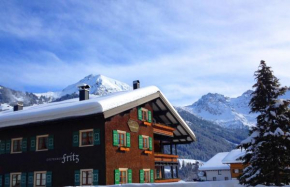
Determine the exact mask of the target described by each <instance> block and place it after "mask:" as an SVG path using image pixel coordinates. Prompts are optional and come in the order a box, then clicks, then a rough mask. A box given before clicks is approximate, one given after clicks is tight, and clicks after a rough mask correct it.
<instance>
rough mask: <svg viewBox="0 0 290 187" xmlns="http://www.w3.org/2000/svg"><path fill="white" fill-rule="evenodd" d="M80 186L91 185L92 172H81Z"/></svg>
mask: <svg viewBox="0 0 290 187" xmlns="http://www.w3.org/2000/svg"><path fill="white" fill-rule="evenodd" d="M81 185H93V170H92V169H83V170H81Z"/></svg>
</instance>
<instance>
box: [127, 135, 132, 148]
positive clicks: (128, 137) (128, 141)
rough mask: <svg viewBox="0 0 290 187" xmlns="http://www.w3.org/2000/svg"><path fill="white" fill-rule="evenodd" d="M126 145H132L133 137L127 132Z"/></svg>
mask: <svg viewBox="0 0 290 187" xmlns="http://www.w3.org/2000/svg"><path fill="white" fill-rule="evenodd" d="M126 146H127V147H131V138H130V133H129V132H127V133H126Z"/></svg>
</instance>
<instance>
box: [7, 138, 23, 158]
mask: <svg viewBox="0 0 290 187" xmlns="http://www.w3.org/2000/svg"><path fill="white" fill-rule="evenodd" d="M17 140H20V141H21V145H20V149H21V151H15V152H14V141H17ZM22 140H23V137H20V138H12V139H11V151H10V152H11V154H17V153H22V143H23V142H22Z"/></svg>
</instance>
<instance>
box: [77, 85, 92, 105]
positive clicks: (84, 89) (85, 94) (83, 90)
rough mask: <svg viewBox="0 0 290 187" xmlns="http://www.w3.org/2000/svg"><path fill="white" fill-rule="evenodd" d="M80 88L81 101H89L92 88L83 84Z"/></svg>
mask: <svg viewBox="0 0 290 187" xmlns="http://www.w3.org/2000/svg"><path fill="white" fill-rule="evenodd" d="M78 88H79V98H80V101H83V100H88V99H89V93H90V86H89V85H87V84H82V85H80V86H78Z"/></svg>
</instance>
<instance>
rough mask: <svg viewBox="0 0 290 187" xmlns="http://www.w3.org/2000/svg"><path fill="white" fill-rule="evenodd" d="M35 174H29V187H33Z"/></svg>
mask: <svg viewBox="0 0 290 187" xmlns="http://www.w3.org/2000/svg"><path fill="white" fill-rule="evenodd" d="M33 178H34V174H33V172H30V173H28V182H27V183H28V187H33V181H34V179H33Z"/></svg>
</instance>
